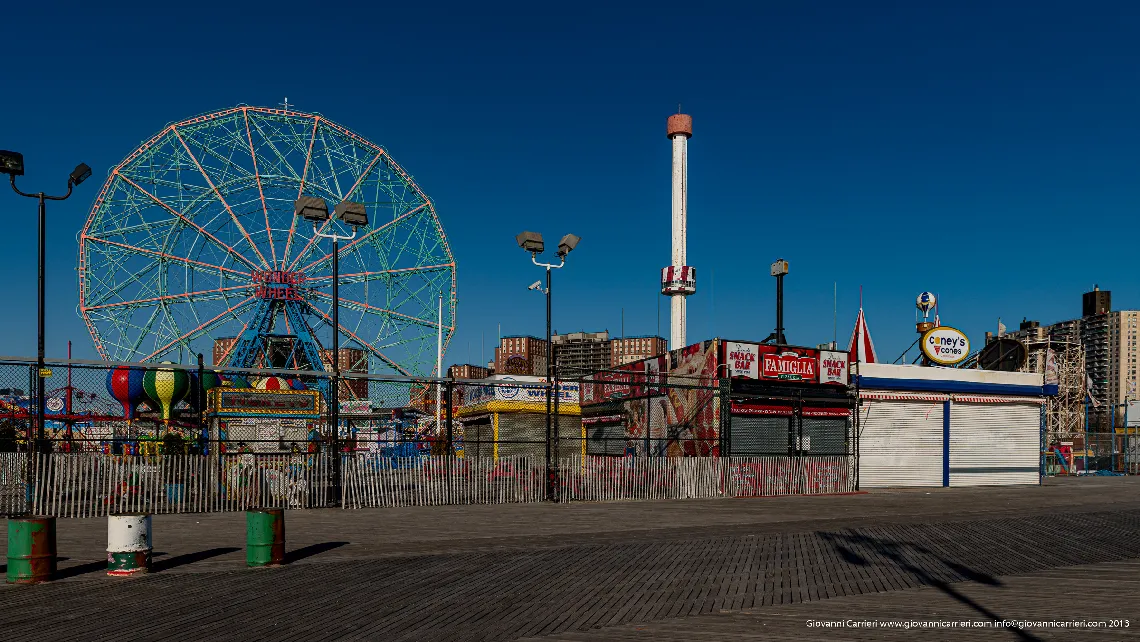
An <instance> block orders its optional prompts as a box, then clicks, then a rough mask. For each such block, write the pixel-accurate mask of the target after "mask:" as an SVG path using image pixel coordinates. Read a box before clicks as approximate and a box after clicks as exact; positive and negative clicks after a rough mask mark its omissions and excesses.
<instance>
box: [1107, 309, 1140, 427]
mask: <svg viewBox="0 0 1140 642" xmlns="http://www.w3.org/2000/svg"><path fill="white" fill-rule="evenodd" d="M1138 320H1140V311H1136V310H1120V311H1118V312H1110V313H1109V314H1108V339H1109V346H1108V358H1109V362H1110V363H1111V364H1113V366H1112V368H1110V369H1109V373H1108V395H1109V400H1110V401H1111V403H1114V404H1123V403H1124V402H1125V401H1134V400H1136V399H1137V398H1138V397H1137V376H1136V375H1137V373H1136V369H1137V359H1138V356H1140V351H1138V346H1137V336H1136V332H1137V330H1136V326H1137V321H1138ZM1122 420H1123V410H1119V411H1118V412H1117V417H1116V425H1118V426H1119V425H1120V423H1121V421H1122Z"/></svg>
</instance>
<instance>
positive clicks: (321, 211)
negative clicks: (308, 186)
mask: <svg viewBox="0 0 1140 642" xmlns="http://www.w3.org/2000/svg"><path fill="white" fill-rule="evenodd" d="M333 214H334V215H335V216H336V217H337V218H339V219H340V220H341V221H343V222H345V223H347V224H348V225H349V226H351V227H352V235H351V236H344V235H342V234H336V233H333V232H322V231H320V230H319V229H318V228H317V223H324V222H327V221H328V220H329V207H328V204H327V203H325V201H324V199H322V198H318V197H316V196H301V197H300V198H298V199H297V200H296V202H294V204H293V215H294V216H301V217H303V218H305V219H307V220H310V221H312V222H313V236H317V237H320V238H326V239H332V242H333V251H332V264H333V291H332V298H333V302H332V335H333V336H332V369H333V375H332V381H331V382H330V384H331V385H329V422H330V423H331V425H332V426H331V435H330V436H331V440H330V444H331V445H330V449H331V450H332V452H333V459H332V477H333V480H332V487H333V489H334V490H333V493H334V494H335V496H334V497H333V501H334V503H335V502H339V501H340V496H339V495H340V242H341V241H351V240H352V239H354V238H356V232H357V228H358V227H359V226H361V225H368V212H367V210H366V209H365V207H364V205H362V204H361V203H354V202H352V201H341V202H340V203H337V205H336V207H335V208H333Z"/></svg>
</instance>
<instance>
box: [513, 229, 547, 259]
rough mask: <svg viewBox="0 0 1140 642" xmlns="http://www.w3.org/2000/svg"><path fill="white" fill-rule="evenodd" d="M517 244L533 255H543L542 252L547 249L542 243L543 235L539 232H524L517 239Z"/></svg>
mask: <svg viewBox="0 0 1140 642" xmlns="http://www.w3.org/2000/svg"><path fill="white" fill-rule="evenodd" d="M515 242H517V243H518V244H519V247H521V248H522V249H523V250H525V251H527V252H530V253H531V254H542V251H543V250H545V249H546V244H545V243H543V242H542V235H541V234H539V233H538V232H523V233H522V234H519V235H518V236H516V237H515Z"/></svg>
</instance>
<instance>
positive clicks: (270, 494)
mask: <svg viewBox="0 0 1140 642" xmlns="http://www.w3.org/2000/svg"><path fill="white" fill-rule="evenodd" d="M20 457H22V458H24V459H25V461H27V455H23V454H21V455H20ZM329 461H330V458H329V457H328V456H327V455H321V454H296V455H291V454H283V455H276V454H273V455H263V454H257V455H254V454H226V455H223V456H221V457H218V456H216V455H170V456H156V457H138V456H120V455H108V454H104V453H52V454H41V455H38V456H35V457H33V458H32V459H31V465H32V471H31V475H30V479H31V480H32V482H31V492H30V493H29V495H30V506H29V508H30V510H31V511H32V512H33V513H35V514H37V515H54V516H56V517H99V516H104V515H107V514H108V513H117V512H134V511H143V512H149V513H194V512H220V511H243V510H246V509H247V508H315V507H319V506H326V505H327V498H328V489H329V471H328V468H329ZM25 488H26V486H25Z"/></svg>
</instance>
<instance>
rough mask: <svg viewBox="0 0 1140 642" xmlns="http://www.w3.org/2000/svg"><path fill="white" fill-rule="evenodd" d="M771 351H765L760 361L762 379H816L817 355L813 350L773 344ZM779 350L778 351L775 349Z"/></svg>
mask: <svg viewBox="0 0 1140 642" xmlns="http://www.w3.org/2000/svg"><path fill="white" fill-rule="evenodd" d="M774 348H775V349H774V350H773V351H772V352H768V353H765V354H764V355H763V357H762V359H761V361H760V377H761V378H762V379H779V380H781V381H816V380H817V378H818V368H817V366H818V357H817V356H816V355H815V354H812V353H814V352H815V351H814V350H803V349H797V348H785V347H782V346H781V347H778V348H776V347H775V346H774ZM776 350H779V351H776Z"/></svg>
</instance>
